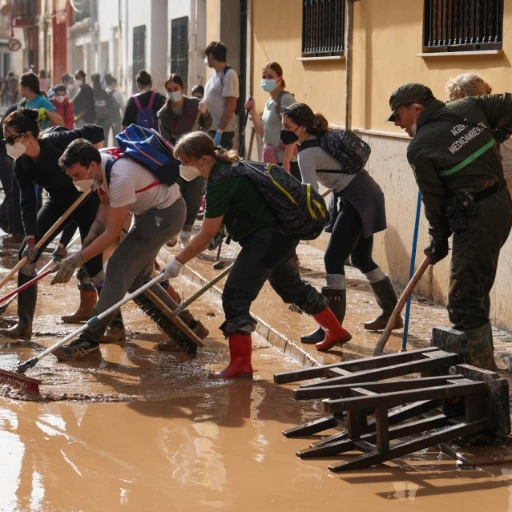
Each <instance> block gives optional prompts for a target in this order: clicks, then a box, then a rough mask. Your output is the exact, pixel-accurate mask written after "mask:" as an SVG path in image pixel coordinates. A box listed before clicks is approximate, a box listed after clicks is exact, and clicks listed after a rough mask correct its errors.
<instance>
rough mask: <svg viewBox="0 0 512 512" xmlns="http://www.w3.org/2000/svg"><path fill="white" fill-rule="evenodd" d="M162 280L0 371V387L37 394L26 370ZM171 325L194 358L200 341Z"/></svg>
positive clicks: (180, 324)
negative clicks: (25, 358)
mask: <svg viewBox="0 0 512 512" xmlns="http://www.w3.org/2000/svg"><path fill="white" fill-rule="evenodd" d="M163 278H164V273H163V272H162V273H161V274H159V275H158V276H156V277H155V278H154V279H152V280H151V281H149V282H147V283H146V284H144V285H143V286H141V287H140V288H139V289H137V290H135V291H134V292H133V293H130V294H129V295H127V296H126V297H124V298H123V299H122V300H120V301H119V302H118V303H116V304H114V305H113V306H111V307H110V308H108V309H106V310H105V311H103V313H100V314H99V315H97V316H94V317H92V318H90V319H89V320H88V321H87V323H85V324H84V325H82V326H81V327H79V328H78V329H76V330H75V331H73V332H72V333H70V334H68V335H67V336H65V337H64V338H63V339H61V340H60V341H58V342H57V343H54V344H53V345H52V346H51V347H48V348H47V349H46V350H43V352H41V353H40V354H38V355H37V356H35V357H33V358H31V359H29V360H27V361H25V362H24V363H22V364H20V365H18V367H17V368H16V371H15V372H11V371H8V370H0V385H8V386H11V387H13V388H15V389H17V390H19V391H21V392H26V393H39V385H40V384H41V381H39V380H37V379H32V378H30V377H26V376H25V375H24V374H25V372H26V371H27V370H29V369H30V368H33V367H34V366H35V365H36V364H37V363H38V362H39V361H40V360H41V359H43V357H46V356H47V355H48V354H51V353H52V352H54V351H55V350H56V349H57V348H59V347H61V346H62V345H64V344H65V343H67V342H68V341H70V340H72V339H73V338H74V337H76V336H78V335H79V334H81V333H82V332H84V331H85V330H86V329H88V328H89V327H93V326H95V325H97V324H98V322H100V321H101V320H103V319H104V318H105V317H106V316H108V315H109V314H110V313H112V312H114V311H116V310H117V309H118V308H120V307H121V306H122V305H123V304H126V303H127V302H128V301H130V300H132V299H135V298H136V297H137V296H139V295H140V294H142V293H144V292H146V291H147V290H148V289H149V288H151V287H152V286H154V285H156V284H158V283H159V282H160V281H162V280H163ZM173 323H174V325H176V326H177V328H178V329H179V330H180V334H181V335H180V336H175V337H174V338H173V339H174V340H175V341H176V343H177V344H178V345H179V346H180V348H181V349H182V350H183V351H184V352H186V353H187V354H189V355H191V356H192V357H193V356H195V354H196V351H197V347H198V346H199V347H202V346H203V343H202V341H201V340H200V339H199V338H198V337H197V336H196V334H195V333H194V332H193V331H192V330H191V329H190V328H189V327H188V326H187V325H186V324H185V323H183V322H182V321H181V320H180V318H179V317H175V318H174V319H173Z"/></svg>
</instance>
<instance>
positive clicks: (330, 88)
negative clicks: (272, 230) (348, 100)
mask: <svg viewBox="0 0 512 512" xmlns="http://www.w3.org/2000/svg"><path fill="white" fill-rule="evenodd" d="M270 13H271V15H270ZM252 16H253V26H252V31H253V32H252V34H253V38H252V41H251V43H252V45H253V51H252V69H251V71H252V75H251V78H252V91H253V94H254V96H255V99H256V102H257V105H258V109H259V110H261V107H262V105H263V104H264V102H265V101H266V99H267V98H268V95H267V94H266V93H263V92H262V91H261V88H260V85H259V83H260V80H261V78H260V71H261V68H262V66H263V65H264V64H265V63H266V62H268V61H272V60H275V61H277V62H279V63H280V64H281V66H282V67H283V70H284V76H285V79H286V82H287V89H288V90H289V91H291V92H293V93H294V94H295V97H296V99H297V101H302V102H306V103H308V104H309V105H310V106H311V107H312V109H313V110H315V111H319V112H322V113H324V115H326V117H327V118H328V120H329V121H330V123H331V124H333V125H343V123H344V119H345V62H344V60H332V61H314V62H301V61H298V60H297V57H299V56H300V50H301V31H302V11H301V8H300V3H299V2H296V1H295V0H280V2H276V1H275V0H257V1H255V2H253V12H252ZM422 17H423V2H422V1H421V0H414V1H411V0H386V1H383V0H362V1H359V2H355V4H354V45H353V48H354V50H353V91H352V93H353V101H352V125H353V129H354V130H356V131H359V133H360V134H361V135H362V136H363V138H365V139H366V140H367V141H368V142H369V144H370V145H371V147H372V154H371V157H370V160H369V164H368V170H369V172H370V174H371V175H372V176H373V177H374V178H375V179H376V181H377V182H378V183H379V184H380V186H381V187H382V189H383V191H384V193H385V196H386V212H387V221H388V229H387V230H386V231H385V232H384V233H380V234H377V235H376V236H375V246H374V259H375V260H376V262H377V263H379V264H380V265H381V266H382V268H383V269H384V270H385V271H386V272H389V273H390V275H391V277H392V278H393V280H395V281H397V282H400V283H401V284H405V283H406V282H407V280H408V273H409V261H410V255H411V245H412V235H413V228H414V218H415V214H416V201H417V194H418V189H417V186H416V183H415V181H414V177H413V175H412V171H411V170H410V167H409V165H408V163H407V160H406V157H405V155H406V149H407V144H408V140H409V139H408V138H407V137H406V136H404V133H403V132H402V131H401V130H400V129H399V128H396V127H394V126H393V125H392V124H390V123H385V122H384V119H385V116H386V114H387V112H388V110H389V108H388V98H389V95H390V93H391V91H392V90H393V89H394V88H395V87H397V86H398V85H400V84H402V83H405V82H410V81H417V82H423V83H425V84H427V85H429V86H430V87H431V88H432V90H433V92H434V94H435V95H436V96H437V97H438V98H440V99H444V84H445V82H446V80H447V79H448V78H450V77H452V76H455V75H457V74H459V73H463V72H466V71H476V72H479V73H481V74H482V75H484V76H485V77H486V78H487V79H488V80H490V81H491V82H492V84H493V86H494V91H495V92H502V91H506V90H507V89H508V90H509V91H512V85H510V84H512V67H511V63H510V60H509V55H512V38H510V37H507V34H511V33H512V32H511V29H512V2H505V13H504V27H503V33H504V40H505V42H504V48H503V50H504V51H503V53H502V54H501V55H477V54H475V55H469V56H455V55H451V56H447V57H444V56H443V57H419V56H417V54H418V53H420V52H421V44H422V23H423V22H422ZM427 229H428V225H427V223H426V220H425V217H424V214H423V209H422V215H421V223H420V229H419V232H420V236H419V241H418V252H417V262H419V261H420V260H421V259H422V258H423V248H424V247H426V246H427V245H428V243H429V240H428V232H427ZM327 240H328V235H326V234H325V235H323V236H322V237H321V238H320V239H319V240H318V241H317V242H316V244H317V245H320V246H322V245H323V246H325V243H326V241H327ZM448 268H449V259H446V260H444V261H442V262H440V263H439V264H438V265H436V266H435V267H433V269H431V271H428V272H427V273H426V275H425V276H424V278H423V280H422V282H421V283H420V286H419V289H420V291H421V292H422V293H423V294H425V295H426V296H428V297H430V298H433V299H434V300H436V301H438V302H443V303H444V302H445V301H446V296H447V291H448V290H447V285H448ZM511 268H512V240H511V239H509V241H508V242H507V243H506V245H505V247H504V248H503V251H502V256H501V259H500V263H499V268H498V275H497V278H496V284H495V287H494V290H493V293H492V296H491V300H492V304H493V309H492V317H493V321H494V322H495V323H496V324H497V325H500V326H503V327H507V328H512V310H510V308H508V307H507V304H508V303H510V302H512V291H511V290H510V287H509V285H508V279H509V275H510V269H511Z"/></svg>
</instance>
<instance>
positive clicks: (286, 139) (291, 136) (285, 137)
mask: <svg viewBox="0 0 512 512" xmlns="http://www.w3.org/2000/svg"><path fill="white" fill-rule="evenodd" d="M281 140H282V141H283V144H285V145H288V144H293V143H294V142H297V141H298V140H299V137H298V136H297V135H295V132H290V131H288V130H281Z"/></svg>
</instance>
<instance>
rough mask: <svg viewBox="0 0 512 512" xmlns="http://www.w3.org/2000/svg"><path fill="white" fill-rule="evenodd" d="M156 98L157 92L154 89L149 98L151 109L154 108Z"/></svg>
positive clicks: (149, 107)
mask: <svg viewBox="0 0 512 512" xmlns="http://www.w3.org/2000/svg"><path fill="white" fill-rule="evenodd" d="M155 98H156V92H154V91H153V92H152V93H151V97H150V98H149V103H148V109H149V110H153V103H154V102H155Z"/></svg>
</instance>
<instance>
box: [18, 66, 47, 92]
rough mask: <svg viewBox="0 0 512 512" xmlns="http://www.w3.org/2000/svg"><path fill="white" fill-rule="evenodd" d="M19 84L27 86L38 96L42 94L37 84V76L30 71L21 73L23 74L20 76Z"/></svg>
mask: <svg viewBox="0 0 512 512" xmlns="http://www.w3.org/2000/svg"><path fill="white" fill-rule="evenodd" d="M20 85H22V86H23V87H28V88H29V89H30V90H31V91H32V92H34V93H35V94H38V95H39V96H41V95H42V92H41V88H40V86H39V78H37V75H36V74H35V73H32V71H29V72H28V73H23V75H21V76H20Z"/></svg>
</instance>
